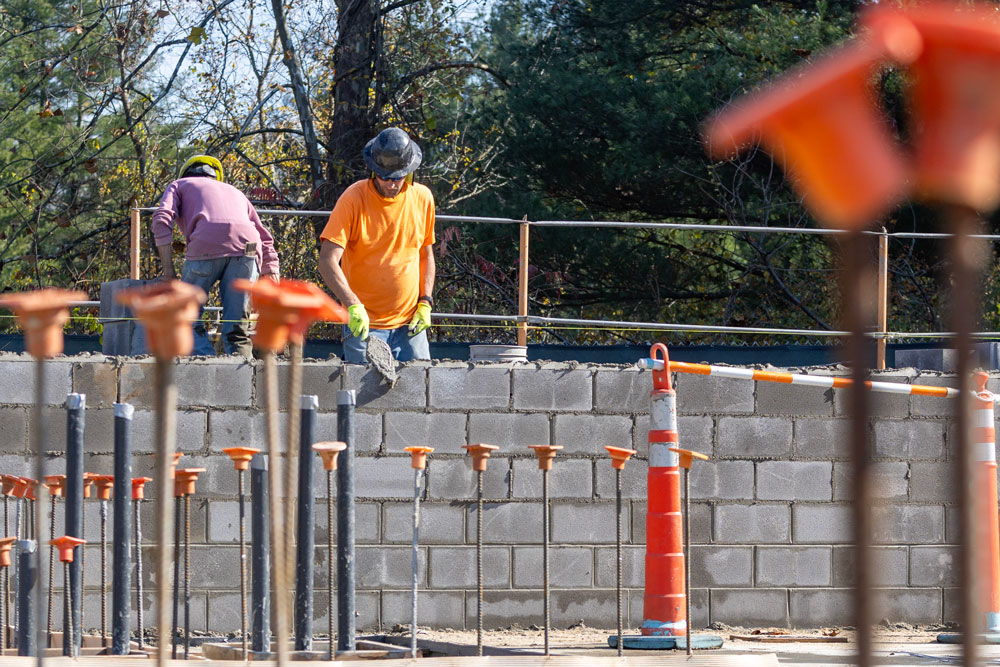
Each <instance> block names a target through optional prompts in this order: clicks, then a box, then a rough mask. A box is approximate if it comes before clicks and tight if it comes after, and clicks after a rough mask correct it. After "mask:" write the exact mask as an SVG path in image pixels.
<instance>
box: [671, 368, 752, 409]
mask: <svg viewBox="0 0 1000 667" xmlns="http://www.w3.org/2000/svg"><path fill="white" fill-rule="evenodd" d="M676 378H677V381H676V383H675V385H674V389H675V390H676V391H677V412H678V413H680V414H688V415H715V414H720V415H735V414H744V415H749V414H753V411H754V398H753V390H754V383H753V382H747V381H746V380H728V379H725V378H718V377H712V376H710V375H685V374H678V375H677V376H676Z"/></svg>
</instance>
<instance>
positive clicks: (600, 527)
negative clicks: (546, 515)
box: [529, 502, 628, 544]
mask: <svg viewBox="0 0 1000 667" xmlns="http://www.w3.org/2000/svg"><path fill="white" fill-rule="evenodd" d="M626 512H627V510H626V509H625V508H624V507H623V508H622V513H623V516H622V522H623V523H624V522H626V521H627V520H628V517H627V516H625V514H626ZM529 516H530V515H529ZM539 516H540V515H539ZM550 518H551V521H552V541H553V542H557V543H560V544H567V543H569V544H607V543H609V542H611V543H614V541H615V533H614V525H615V505H614V503H599V504H598V503H588V504H581V503H573V502H553V503H552V509H551V515H550Z"/></svg>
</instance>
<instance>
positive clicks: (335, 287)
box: [319, 252, 361, 306]
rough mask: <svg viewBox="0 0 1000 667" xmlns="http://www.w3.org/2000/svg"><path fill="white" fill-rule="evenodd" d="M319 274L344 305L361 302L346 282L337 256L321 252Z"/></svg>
mask: <svg viewBox="0 0 1000 667" xmlns="http://www.w3.org/2000/svg"><path fill="white" fill-rule="evenodd" d="M319 274H320V275H321V276H322V277H323V282H324V283H326V286H327V287H329V288H330V291H332V292H333V294H334V296H336V297H337V300H339V301H340V302H341V303H342V304H344V305H345V306H353V305H354V304H356V303H361V299H359V298H358V297H357V295H356V294H355V293H354V291H353V290H352V289H351V286H350V285H348V284H347V276H345V275H344V271H343V269H341V268H340V262H339V257H332V256H330V255H329V254H328V253H326V252H323V253H321V254H320V258H319Z"/></svg>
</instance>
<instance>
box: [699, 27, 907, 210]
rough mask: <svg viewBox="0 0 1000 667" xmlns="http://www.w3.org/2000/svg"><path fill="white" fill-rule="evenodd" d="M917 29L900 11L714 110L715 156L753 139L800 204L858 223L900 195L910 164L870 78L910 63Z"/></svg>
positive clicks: (711, 146) (709, 134)
mask: <svg viewBox="0 0 1000 667" xmlns="http://www.w3.org/2000/svg"><path fill="white" fill-rule="evenodd" d="M920 49H921V39H920V34H919V33H918V32H917V31H916V29H915V28H914V27H913V25H912V24H911V23H910V22H908V21H907V20H906V19H903V18H901V17H894V18H891V19H889V18H887V19H886V20H885V21H884V25H883V29H882V30H880V31H878V32H876V33H873V34H869V35H862V36H861V37H858V38H856V39H853V40H850V41H848V42H846V43H845V44H843V45H841V46H840V47H837V48H835V49H833V50H831V51H830V52H828V53H827V54H825V55H824V56H821V57H820V58H818V59H816V61H814V62H812V63H809V64H808V65H805V66H802V67H798V68H795V69H794V70H793V71H790V72H788V73H786V74H785V75H783V76H781V77H780V78H779V79H777V80H776V81H775V82H773V83H771V84H770V85H768V86H766V87H764V88H763V89H762V90H761V91H760V92H758V93H756V94H754V95H752V96H750V97H749V98H748V99H744V100H741V101H738V102H736V103H735V104H733V105H732V106H730V107H728V108H726V109H723V110H722V111H721V112H719V113H717V114H716V115H714V116H713V117H712V118H711V119H710V120H709V122H708V123H707V125H706V129H705V140H706V143H707V146H708V150H709V152H710V153H711V154H712V155H714V156H716V157H720V158H721V157H729V156H732V155H733V154H735V153H736V152H738V151H739V150H740V149H742V148H745V147H747V146H749V145H751V144H753V143H756V142H757V141H759V142H760V143H762V144H763V145H764V147H765V148H766V149H767V151H768V152H769V153H770V154H771V155H772V156H773V157H774V158H775V159H776V160H779V161H780V162H782V163H783V164H784V166H785V168H786V169H787V170H788V172H789V174H790V175H791V177H792V178H791V180H792V182H793V184H794V185H795V187H796V189H797V190H798V191H799V193H800V194H801V195H802V199H803V203H804V204H805V205H806V206H807V207H808V208H809V209H810V211H811V212H812V213H813V215H815V216H816V217H817V218H818V219H819V220H821V221H822V222H823V223H825V224H826V225H828V226H831V227H837V228H845V229H860V228H861V227H864V226H866V225H869V224H871V223H872V222H874V221H875V220H877V219H879V218H880V217H881V216H882V215H884V214H885V213H886V212H888V211H889V210H890V209H891V208H892V207H893V206H894V205H895V204H896V203H898V202H899V201H900V200H902V199H903V197H904V196H905V195H906V190H907V177H908V173H907V172H908V168H907V163H906V161H905V158H904V157H903V154H902V151H901V150H900V149H899V147H898V146H897V144H896V142H895V140H894V139H893V138H892V136H891V135H890V134H889V132H888V130H887V128H888V126H889V122H888V121H887V120H886V119H885V118H884V117H883V116H884V114H883V113H882V112H881V111H880V110H879V108H878V105H877V104H876V96H875V94H874V91H873V90H872V79H873V75H874V74H875V72H876V70H877V69H878V67H879V66H881V65H882V64H883V63H884V62H885V61H887V60H894V61H897V62H901V63H909V62H912V61H913V60H914V59H915V58H916V57H917V55H918V54H919V53H920Z"/></svg>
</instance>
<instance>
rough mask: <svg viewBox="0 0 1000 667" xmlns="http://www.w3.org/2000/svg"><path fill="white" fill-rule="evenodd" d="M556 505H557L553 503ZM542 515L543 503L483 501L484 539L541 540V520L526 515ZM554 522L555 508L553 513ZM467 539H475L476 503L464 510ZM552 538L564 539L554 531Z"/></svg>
mask: <svg viewBox="0 0 1000 667" xmlns="http://www.w3.org/2000/svg"><path fill="white" fill-rule="evenodd" d="M553 509H555V507H553ZM532 516H537V517H540V516H542V504H541V503H484V504H483V542H484V543H486V544H541V542H542V522H541V520H538V521H528V520H526V519H525V517H532ZM552 520H553V524H554V525H558V524H556V523H555V512H553V513H552ZM465 536H466V537H465V539H466V540H467V541H469V542H470V543H475V541H476V504H475V503H470V504H469V505H468V507H467V508H466V512H465ZM552 541H553V542H565V541H566V540H562V539H560V538H559V537H557V536H556V532H555V531H554V530H553V531H552Z"/></svg>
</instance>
